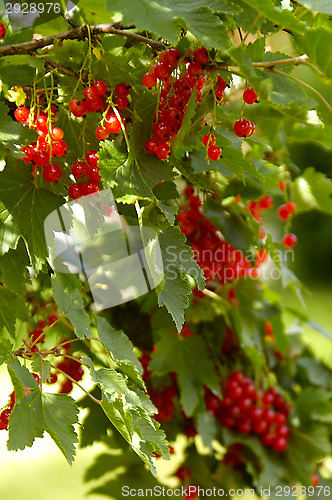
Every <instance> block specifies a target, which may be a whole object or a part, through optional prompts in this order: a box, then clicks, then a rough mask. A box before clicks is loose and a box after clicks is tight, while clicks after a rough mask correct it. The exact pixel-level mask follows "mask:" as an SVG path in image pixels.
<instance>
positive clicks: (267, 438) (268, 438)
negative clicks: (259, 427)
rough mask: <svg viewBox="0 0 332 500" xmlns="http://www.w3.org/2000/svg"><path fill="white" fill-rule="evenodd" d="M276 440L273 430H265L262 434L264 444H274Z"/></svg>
mask: <svg viewBox="0 0 332 500" xmlns="http://www.w3.org/2000/svg"><path fill="white" fill-rule="evenodd" d="M274 440H275V436H274V434H272V433H271V432H264V434H262V435H261V442H262V444H263V445H264V446H267V447H269V446H273V443H274Z"/></svg>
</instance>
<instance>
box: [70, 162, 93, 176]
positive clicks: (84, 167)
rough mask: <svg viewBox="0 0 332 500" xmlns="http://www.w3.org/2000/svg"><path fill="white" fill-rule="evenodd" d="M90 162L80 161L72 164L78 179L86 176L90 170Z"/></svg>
mask: <svg viewBox="0 0 332 500" xmlns="http://www.w3.org/2000/svg"><path fill="white" fill-rule="evenodd" d="M88 168H89V166H88V164H87V163H85V162H84V161H78V162H76V163H74V165H73V166H72V169H71V172H72V174H73V175H74V176H75V177H76V179H81V178H82V177H85V176H86V175H87V172H88Z"/></svg>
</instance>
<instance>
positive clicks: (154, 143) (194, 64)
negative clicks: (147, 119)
mask: <svg viewBox="0 0 332 500" xmlns="http://www.w3.org/2000/svg"><path fill="white" fill-rule="evenodd" d="M188 56H189V57H190V58H192V59H193V60H192V61H191V62H189V61H187V60H182V62H183V65H185V66H184V67H185V71H186V73H185V74H184V75H183V76H180V72H179V71H178V65H179V62H180V60H181V53H180V52H179V51H178V50H177V49H175V48H170V49H167V50H166V51H165V52H163V53H162V54H161V55H160V56H159V58H158V62H157V63H156V64H153V65H152V66H151V68H150V69H149V71H148V73H145V75H144V76H143V78H142V83H143V85H144V86H145V87H147V88H149V89H151V88H153V87H154V86H155V85H156V84H157V82H158V80H159V81H160V82H161V88H160V93H159V102H158V109H157V113H156V114H155V116H154V120H153V136H152V137H151V138H150V139H148V140H147V141H146V143H145V150H146V152H147V153H149V154H156V155H157V156H158V158H160V159H161V160H165V159H167V158H168V156H169V155H170V153H171V146H170V141H171V140H172V139H174V137H175V136H176V134H177V132H178V130H179V128H180V125H181V123H182V120H183V118H184V114H185V111H186V108H187V105H188V103H189V99H190V97H191V95H192V93H193V91H194V89H196V99H197V102H198V103H199V102H200V100H201V98H202V95H203V89H204V87H205V86H206V83H207V80H206V77H205V75H204V74H203V73H204V69H205V66H206V65H208V64H209V63H210V62H211V61H210V57H209V55H208V53H207V51H206V49H205V48H204V47H198V48H197V49H196V50H195V51H194V53H193V54H188ZM226 86H227V83H226V82H225V81H224V80H223V79H222V78H221V76H220V75H218V81H217V88H216V90H215V95H216V98H217V99H218V100H219V101H221V100H222V97H223V90H224V89H225V88H226ZM210 142H211V141H210ZM209 146H210V148H211V151H210V152H211V156H217V151H218V152H219V150H220V148H219V147H218V146H215V145H214V143H213V144H212V142H211V144H209ZM212 151H214V153H212ZM220 154H221V150H220V153H219V156H218V158H219V157H220ZM209 157H210V156H209ZM218 158H210V159H218Z"/></svg>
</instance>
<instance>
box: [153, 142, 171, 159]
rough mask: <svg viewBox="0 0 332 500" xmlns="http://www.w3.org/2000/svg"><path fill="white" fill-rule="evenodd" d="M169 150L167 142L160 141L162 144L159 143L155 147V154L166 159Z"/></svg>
mask: <svg viewBox="0 0 332 500" xmlns="http://www.w3.org/2000/svg"><path fill="white" fill-rule="evenodd" d="M170 152H171V148H170V146H169V144H166V143H162V144H159V146H158V147H157V150H156V155H157V156H158V158H160V159H161V160H166V159H167V158H168V156H169V154H170Z"/></svg>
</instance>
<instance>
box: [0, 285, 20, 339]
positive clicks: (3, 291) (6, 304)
mask: <svg viewBox="0 0 332 500" xmlns="http://www.w3.org/2000/svg"><path fill="white" fill-rule="evenodd" d="M17 300H18V297H17V295H15V294H14V293H13V292H11V291H10V290H8V288H4V287H2V286H0V327H4V326H5V327H6V328H7V330H8V332H9V333H10V335H11V336H12V337H13V338H14V337H15V322H16V316H17Z"/></svg>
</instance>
